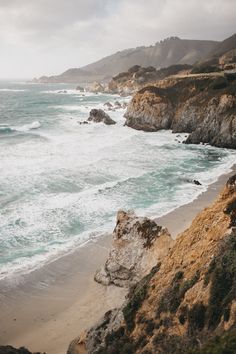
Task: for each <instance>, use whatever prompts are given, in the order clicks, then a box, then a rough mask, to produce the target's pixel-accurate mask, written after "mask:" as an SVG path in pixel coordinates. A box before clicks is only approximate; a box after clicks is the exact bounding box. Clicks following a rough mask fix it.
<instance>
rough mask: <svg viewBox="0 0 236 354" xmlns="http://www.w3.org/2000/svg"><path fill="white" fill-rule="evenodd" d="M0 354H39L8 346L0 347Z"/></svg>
mask: <svg viewBox="0 0 236 354" xmlns="http://www.w3.org/2000/svg"><path fill="white" fill-rule="evenodd" d="M0 354H40V353H39V352H37V353H31V352H30V351H29V350H28V349H26V348H24V347H20V348H19V349H16V348H14V347H12V346H10V345H6V346H0ZM44 354H45V353H44Z"/></svg>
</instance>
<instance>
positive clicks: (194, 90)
mask: <svg viewBox="0 0 236 354" xmlns="http://www.w3.org/2000/svg"><path fill="white" fill-rule="evenodd" d="M125 118H126V125H127V126H129V127H131V128H134V129H138V130H144V131H157V130H160V129H172V131H173V132H174V133H181V132H185V133H190V135H189V137H188V139H187V141H186V143H194V144H199V143H209V144H211V145H214V146H218V147H227V148H236V80H227V79H226V78H224V77H222V76H215V77H211V76H202V75H200V76H191V75H190V76H189V77H188V76H185V77H179V78H178V77H175V78H174V77H173V78H169V79H166V80H163V81H160V82H159V83H158V84H156V85H155V86H147V87H144V88H143V89H141V90H140V91H138V92H137V93H136V94H135V95H134V97H133V99H132V101H131V103H130V105H129V106H128V109H127V112H126V114H125Z"/></svg>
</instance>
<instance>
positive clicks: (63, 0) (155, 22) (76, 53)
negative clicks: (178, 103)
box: [0, 0, 236, 77]
mask: <svg viewBox="0 0 236 354" xmlns="http://www.w3.org/2000/svg"><path fill="white" fill-rule="evenodd" d="M235 13H236V1H235V0H224V1H222V0H188V1H186V0H146V1H143V0H86V1H84V0H0V50H1V65H0V77H3V76H5V77H7V76H16V77H20V76H24V77H31V76H38V75H41V74H56V73H60V72H61V71H63V70H66V69H67V68H69V67H79V66H82V65H85V64H87V63H89V62H93V61H94V60H97V59H99V58H100V57H103V56H105V55H108V54H112V53H113V52H114V51H118V50H121V49H124V48H127V47H135V46H138V45H144V44H145V45H148V44H153V43H155V42H156V41H158V40H161V39H163V38H165V37H168V36H172V35H177V36H179V37H184V38H196V39H219V40H222V39H224V38H226V37H227V36H229V35H231V34H233V33H234V31H235Z"/></svg>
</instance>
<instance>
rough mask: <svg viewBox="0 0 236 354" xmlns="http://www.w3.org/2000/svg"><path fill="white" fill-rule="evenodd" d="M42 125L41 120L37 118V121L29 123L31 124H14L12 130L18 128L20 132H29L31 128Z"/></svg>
mask: <svg viewBox="0 0 236 354" xmlns="http://www.w3.org/2000/svg"><path fill="white" fill-rule="evenodd" d="M40 127H41V124H40V122H39V121H37V120H36V121H34V122H32V123H29V124H25V125H22V126H13V127H11V128H12V130H16V131H18V132H28V131H29V130H32V129H38V128H40Z"/></svg>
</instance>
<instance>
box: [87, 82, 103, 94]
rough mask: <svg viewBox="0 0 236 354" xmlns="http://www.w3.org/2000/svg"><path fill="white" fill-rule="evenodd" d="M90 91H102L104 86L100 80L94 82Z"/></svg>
mask: <svg viewBox="0 0 236 354" xmlns="http://www.w3.org/2000/svg"><path fill="white" fill-rule="evenodd" d="M89 91H91V92H94V93H102V92H104V86H103V85H102V84H101V83H100V82H94V83H93V84H92V85H91V86H90V87H89Z"/></svg>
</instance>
